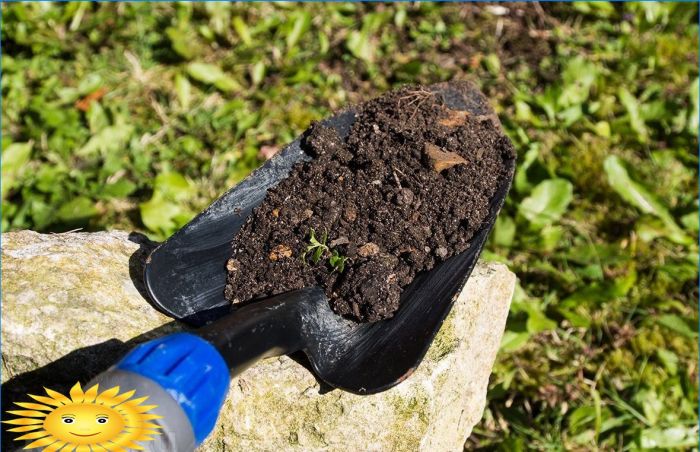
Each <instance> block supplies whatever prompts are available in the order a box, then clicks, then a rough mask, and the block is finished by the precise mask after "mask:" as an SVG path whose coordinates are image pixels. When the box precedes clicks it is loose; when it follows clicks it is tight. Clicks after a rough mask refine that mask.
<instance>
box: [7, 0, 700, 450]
mask: <svg viewBox="0 0 700 452" xmlns="http://www.w3.org/2000/svg"><path fill="white" fill-rule="evenodd" d="M697 21H698V7H697V5H696V4H692V3H685V4H675V3H653V2H648V3H626V4H620V3H616V4H611V3H606V2H596V3H575V4H569V5H562V4H549V3H543V4H537V3H535V4H532V3H531V4H513V3H503V4H492V5H486V4H420V5H416V4H400V5H398V4H347V3H343V4H325V5H324V4H310V3H307V4H291V3H289V4H275V5H273V4H267V3H256V4H252V5H242V4H228V3H208V4H178V5H175V4H170V3H157V4H148V3H131V4H124V3H122V4H99V5H98V4H89V3H68V4H51V3H29V4H6V3H4V4H3V5H2V52H3V57H2V230H3V231H7V230H17V229H25V228H30V229H34V230H38V231H43V232H49V231H66V230H72V229H76V228H83V229H84V230H100V229H125V230H138V231H143V232H145V233H146V234H148V235H149V236H150V237H151V238H153V239H157V240H161V239H164V238H166V237H167V236H168V235H170V234H171V233H173V232H174V231H175V230H177V229H178V228H179V227H181V226H182V225H183V224H185V223H186V222H187V221H188V220H189V219H190V218H192V216H193V215H194V214H195V213H196V212H198V211H200V210H201V209H203V208H204V207H206V206H207V205H208V204H209V203H210V202H211V201H212V200H213V199H215V198H216V197H217V196H218V195H219V194H221V193H223V192H224V191H225V190H226V189H227V188H229V187H231V186H232V185H234V184H235V183H237V182H238V181H240V180H241V179H242V178H244V177H245V176H246V174H248V173H249V172H250V171H251V170H252V169H254V168H255V167H256V166H258V165H259V164H260V163H261V162H262V161H264V160H265V158H267V157H269V156H270V155H271V154H272V153H274V152H275V151H276V150H278V149H279V148H280V147H281V146H283V145H284V144H285V143H287V142H289V141H291V140H292V139H293V138H294V137H295V136H296V135H297V134H299V133H300V132H302V131H303V130H304V129H305V128H306V127H307V126H308V125H309V124H310V123H311V121H313V120H316V119H320V118H323V117H324V116H326V115H327V114H329V113H330V112H332V111H333V110H335V109H337V108H340V107H342V106H344V105H347V104H349V103H353V102H359V101H361V100H363V99H367V98H369V97H371V96H374V95H377V94H379V93H382V92H384V91H386V90H388V89H390V88H392V87H394V86H399V85H401V84H404V83H433V82H438V81H443V80H449V79H451V78H467V79H471V80H474V81H475V82H476V83H477V84H478V85H479V86H480V87H481V88H482V89H483V90H484V92H485V93H486V94H487V95H488V97H489V98H490V99H491V100H492V102H493V105H494V107H495V108H496V110H497V112H498V114H499V116H500V118H501V120H502V122H503V124H504V127H505V129H506V132H507V134H508V135H509V136H510V137H511V139H512V140H513V142H514V143H515V145H516V148H517V150H518V159H519V161H518V172H517V175H516V178H515V182H514V187H513V189H512V190H511V193H510V196H509V199H508V201H507V203H506V206H505V208H504V209H503V212H502V214H501V216H500V218H499V220H498V223H497V225H496V228H495V230H494V232H493V234H492V236H491V239H490V242H489V244H488V246H487V249H486V251H485V252H484V258H486V259H491V260H499V261H503V262H506V263H507V264H508V265H509V266H510V268H511V269H512V270H513V271H514V272H515V273H516V274H517V275H518V278H519V283H518V286H517V290H516V295H515V299H514V300H513V306H512V309H511V314H510V318H509V321H508V325H507V329H506V333H505V337H504V340H503V344H502V348H501V352H500V354H499V358H498V361H497V364H496V367H495V369H494V374H493V376H492V378H491V383H490V388H489V395H488V406H487V409H486V412H485V414H484V418H483V420H482V421H481V423H480V424H479V425H478V426H477V428H476V429H475V431H474V434H473V435H472V436H471V437H470V439H469V441H468V442H467V444H466V447H467V448H469V449H477V448H485V449H493V448H502V449H504V450H521V449H530V448H533V449H543V450H544V449H546V450H559V449H564V448H566V449H579V450H591V449H595V448H600V449H605V450H612V449H615V450H629V449H638V448H654V447H659V448H663V447H668V448H675V449H678V448H693V447H696V446H697V437H698V420H697V396H698V371H697V365H698V361H697V356H698V355H697V354H698V346H697V343H698V311H697V299H698V285H697V280H698V272H697V264H698V246H697V236H698V186H697V177H698V153H697V150H698V138H697V130H698V129H697V128H698V26H697Z"/></svg>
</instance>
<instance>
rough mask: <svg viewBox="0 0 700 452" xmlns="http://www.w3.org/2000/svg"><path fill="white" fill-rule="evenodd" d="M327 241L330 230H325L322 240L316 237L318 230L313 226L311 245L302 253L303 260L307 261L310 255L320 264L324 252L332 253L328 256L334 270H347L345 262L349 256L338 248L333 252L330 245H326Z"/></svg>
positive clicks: (310, 236)
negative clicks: (342, 253) (344, 254)
mask: <svg viewBox="0 0 700 452" xmlns="http://www.w3.org/2000/svg"><path fill="white" fill-rule="evenodd" d="M327 241H328V231H325V232H324V233H323V237H321V240H318V239H317V238H316V231H314V229H313V228H311V230H310V231H309V245H308V246H307V247H306V250H304V252H303V253H301V260H302V261H303V262H304V263H306V261H307V259H308V258H309V256H310V258H311V262H313V263H314V264H318V263H319V262H320V261H321V259H322V258H323V255H324V254H326V253H330V255H331V256H330V257H329V258H328V263H329V264H330V265H331V267H333V271H337V272H338V273H342V272H343V270H345V262H346V261H347V260H348V258H347V256H343V255H341V254H340V253H339V252H338V250H333V251H332V252H331V249H330V248H329V247H328V245H326V242H327Z"/></svg>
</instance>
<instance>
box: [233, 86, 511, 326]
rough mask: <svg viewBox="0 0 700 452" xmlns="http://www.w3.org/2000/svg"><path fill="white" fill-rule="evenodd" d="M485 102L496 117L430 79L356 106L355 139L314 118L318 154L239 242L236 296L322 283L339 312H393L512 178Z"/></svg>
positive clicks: (367, 315) (275, 193)
mask: <svg viewBox="0 0 700 452" xmlns="http://www.w3.org/2000/svg"><path fill="white" fill-rule="evenodd" d="M451 85H452V86H453V88H456V89H459V90H474V89H475V88H473V86H472V85H470V84H468V83H466V82H465V83H457V84H451ZM472 97H473V95H472ZM483 103H484V104H483V105H481V106H480V109H481V110H484V111H489V112H491V114H489V115H486V116H475V115H470V114H467V113H464V112H460V111H455V110H451V109H449V108H447V107H446V106H445V105H444V102H443V99H442V97H441V96H440V95H439V94H436V93H434V92H432V91H431V90H430V89H429V87H428V88H426V87H422V86H413V87H405V88H402V89H399V90H397V91H393V92H391V93H388V94H386V95H384V96H382V97H379V98H377V99H374V100H371V101H369V102H366V103H364V104H361V105H359V106H357V107H355V108H354V110H355V112H356V118H357V119H356V121H355V123H354V124H353V126H352V128H351V130H350V133H349V135H348V137H347V138H346V139H345V140H343V139H341V138H340V137H339V136H338V134H337V133H336V131H335V130H334V129H331V128H328V127H324V126H323V125H321V124H318V123H316V124H314V125H312V127H311V128H310V129H309V130H308V131H307V133H306V135H305V137H304V139H303V142H302V147H303V149H304V151H305V152H306V153H307V154H309V155H310V156H312V157H313V159H312V160H311V161H309V162H303V163H299V164H297V165H296V166H295V167H294V168H293V169H292V171H291V173H290V175H289V177H287V178H286V179H285V180H283V181H282V182H280V183H279V185H278V186H277V187H275V188H273V189H271V190H269V191H268V194H267V197H266V198H265V200H264V201H263V203H262V204H261V205H260V206H259V207H257V208H256V209H255V210H254V211H253V213H252V215H251V216H250V217H249V218H248V221H247V223H246V224H245V225H244V226H243V227H242V228H241V230H240V231H239V232H238V234H237V235H236V236H235V238H234V239H233V255H232V257H231V259H230V260H229V261H228V263H227V270H228V280H227V285H226V291H225V295H226V298H227V299H229V300H231V301H232V302H233V303H240V302H245V301H248V300H251V299H254V298H259V297H267V296H270V295H274V294H278V293H282V292H287V291H290V290H295V289H300V288H303V287H309V286H314V285H318V286H320V287H322V288H323V289H324V290H325V292H326V295H327V296H328V298H329V300H330V302H331V306H332V308H333V310H334V311H335V312H336V313H338V314H340V315H343V316H348V317H351V318H353V319H355V320H358V321H362V322H374V321H377V320H381V319H385V318H389V317H391V316H392V315H393V314H394V312H396V310H397V309H399V298H400V295H401V292H402V290H403V287H405V286H406V285H408V284H409V283H410V282H411V281H412V280H413V278H414V277H415V276H416V274H417V273H419V272H422V271H425V270H430V269H431V268H432V267H433V266H435V264H436V263H438V262H441V261H443V260H445V259H448V258H449V257H451V256H453V255H455V254H458V253H461V252H462V251H465V250H466V249H467V248H468V247H469V241H470V239H471V238H472V236H473V235H474V234H475V233H476V232H477V231H478V230H479V229H480V227H481V225H482V222H483V221H484V220H485V219H486V217H487V215H488V212H489V201H490V200H491V198H492V197H493V196H494V194H495V192H496V190H497V188H498V187H499V185H500V184H501V183H502V182H503V180H504V178H505V177H509V175H508V167H509V166H508V164H507V161H508V160H511V159H513V158H515V153H514V150H513V146H512V144H511V142H510V141H509V140H508V139H507V138H506V137H505V136H504V135H503V133H502V131H501V129H500V125H499V123H498V120H497V119H496V118H495V116H494V115H493V113H492V111H491V110H490V108H489V107H488V106H487V105H486V104H485V100H484V101H483ZM312 234H313V237H312ZM324 236H325V238H324ZM312 239H313V240H312Z"/></svg>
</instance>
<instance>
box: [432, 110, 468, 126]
mask: <svg viewBox="0 0 700 452" xmlns="http://www.w3.org/2000/svg"><path fill="white" fill-rule="evenodd" d="M447 111H448V114H447V117H446V118H443V119H441V120H439V121H438V124H441V125H443V126H447V127H457V126H463V125H464V123H465V122H467V116H469V112H467V111H463V110H447Z"/></svg>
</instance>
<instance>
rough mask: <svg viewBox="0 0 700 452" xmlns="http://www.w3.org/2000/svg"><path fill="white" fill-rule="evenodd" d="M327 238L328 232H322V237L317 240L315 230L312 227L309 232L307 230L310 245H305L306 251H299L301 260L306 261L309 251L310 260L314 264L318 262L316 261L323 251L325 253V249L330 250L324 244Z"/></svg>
mask: <svg viewBox="0 0 700 452" xmlns="http://www.w3.org/2000/svg"><path fill="white" fill-rule="evenodd" d="M327 240H328V232H324V233H323V237H322V238H321V241H320V242H319V241H318V239H317V238H316V232H315V231H314V229H313V228H311V232H309V244H310V245H309V246H307V247H306V251H304V252H303V253H301V260H303V261H304V262H306V257H307V256H308V255H309V253H311V262H313V263H314V264H318V261H320V260H321V257H323V253H325V252H326V251H330V249H329V248H328V245H326V241H327Z"/></svg>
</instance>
